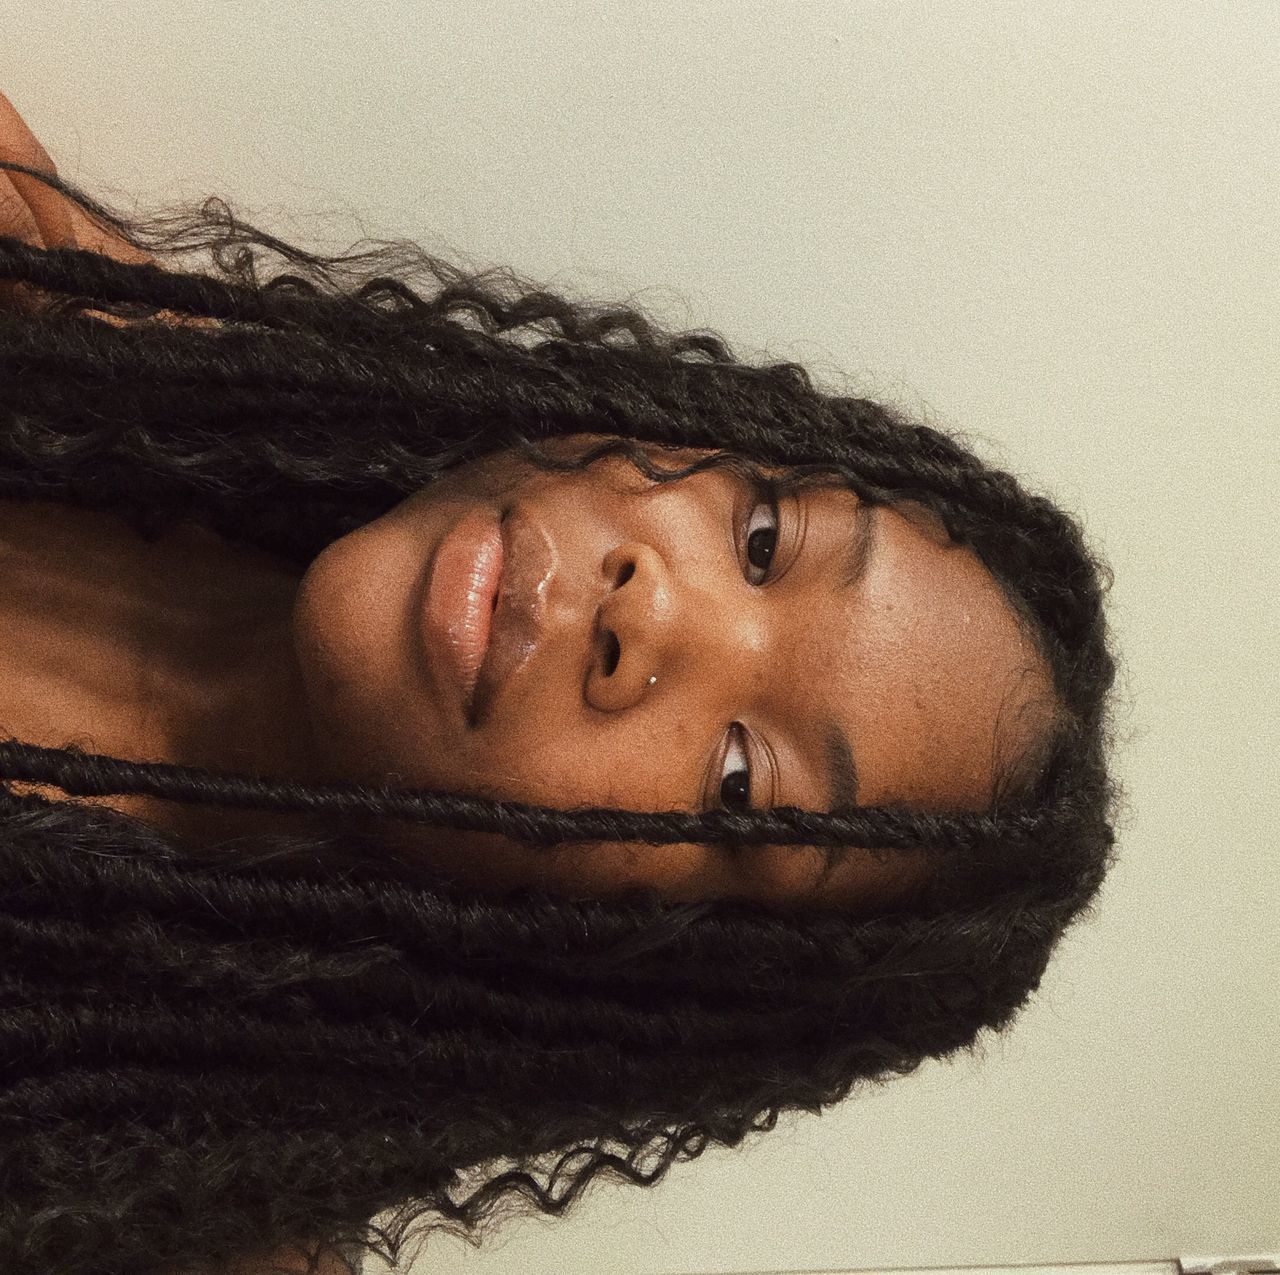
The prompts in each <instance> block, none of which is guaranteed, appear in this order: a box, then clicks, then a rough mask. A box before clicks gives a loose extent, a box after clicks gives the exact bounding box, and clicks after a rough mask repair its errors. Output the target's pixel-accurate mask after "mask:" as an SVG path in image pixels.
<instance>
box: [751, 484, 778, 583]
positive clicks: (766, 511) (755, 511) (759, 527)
mask: <svg viewBox="0 0 1280 1275" xmlns="http://www.w3.org/2000/svg"><path fill="white" fill-rule="evenodd" d="M760 495H761V496H762V497H763V499H761V500H758V501H757V502H756V503H755V504H754V505H752V507H751V516H750V517H749V518H748V519H747V530H746V540H747V573H746V574H747V579H748V580H750V581H751V583H752V584H763V583H764V582H765V581H766V580H767V579H768V578H769V569H770V567H771V566H772V565H773V555H774V551H775V550H776V549H777V547H778V499H777V489H776V487H774V485H773V484H772V483H765V484H763V485H762V486H761V488H760ZM757 571H758V572H759V573H760V575H759V578H757V577H756V575H755V572H757Z"/></svg>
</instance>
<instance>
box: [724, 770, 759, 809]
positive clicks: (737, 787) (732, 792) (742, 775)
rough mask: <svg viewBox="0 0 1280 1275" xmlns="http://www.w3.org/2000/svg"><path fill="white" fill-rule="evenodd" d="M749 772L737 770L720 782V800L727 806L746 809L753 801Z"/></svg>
mask: <svg viewBox="0 0 1280 1275" xmlns="http://www.w3.org/2000/svg"><path fill="white" fill-rule="evenodd" d="M748 778H749V776H748V775H747V772H746V771H745V770H735V771H733V773H732V774H728V775H726V776H725V777H724V779H723V780H721V782H720V800H721V801H723V802H724V804H725V805H726V806H731V807H741V808H743V809H745V808H746V807H747V805H748V804H749V803H750V801H751V790H750V787H749V786H748Z"/></svg>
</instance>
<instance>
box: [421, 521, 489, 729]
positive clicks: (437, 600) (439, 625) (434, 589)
mask: <svg viewBox="0 0 1280 1275" xmlns="http://www.w3.org/2000/svg"><path fill="white" fill-rule="evenodd" d="M502 557H503V555H502V531H501V528H500V527H499V524H498V521H497V519H496V518H495V517H494V516H493V515H492V514H485V513H480V512H478V511H477V512H474V513H467V514H464V515H463V516H462V518H460V519H459V520H458V522H457V523H456V524H455V525H454V526H453V528H452V529H451V530H450V531H449V534H448V535H447V536H445V538H444V539H443V540H442V541H441V542H440V544H439V547H438V548H437V549H436V554H435V558H434V559H433V561H432V563H431V578H430V579H429V580H428V582H427V598H426V606H425V608H424V610H423V631H424V633H425V635H426V639H427V650H428V652H429V653H430V655H431V657H432V667H433V669H435V668H440V669H442V670H443V671H444V673H445V674H446V676H447V678H448V680H449V682H450V683H451V684H452V686H453V689H454V691H455V692H456V694H457V696H458V701H459V704H460V706H461V709H462V714H463V717H464V719H465V717H466V716H467V714H468V713H469V711H470V706H471V700H472V697H473V695H474V693H475V688H476V679H477V678H478V677H479V675H480V665H481V664H482V663H483V662H484V655H485V652H486V651H487V650H488V649H489V633H490V628H491V625H492V620H493V602H494V598H495V597H496V596H497V592H498V582H499V580H500V579H501V578H502Z"/></svg>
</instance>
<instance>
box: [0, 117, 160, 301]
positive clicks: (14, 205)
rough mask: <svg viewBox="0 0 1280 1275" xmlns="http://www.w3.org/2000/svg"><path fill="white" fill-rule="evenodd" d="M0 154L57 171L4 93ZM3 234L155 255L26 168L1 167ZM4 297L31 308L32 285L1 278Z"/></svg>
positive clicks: (116, 253)
mask: <svg viewBox="0 0 1280 1275" xmlns="http://www.w3.org/2000/svg"><path fill="white" fill-rule="evenodd" d="M0 159H2V160H7V161H9V162H10V163H14V164H24V165H26V167H28V168H34V169H37V170H38V171H40V172H44V173H50V174H52V175H53V176H55V177H56V176H57V173H58V170H57V168H56V167H54V163H53V160H52V159H50V158H49V152H48V151H46V150H45V148H44V147H43V146H41V145H40V143H39V141H37V140H36V137H35V135H34V134H33V133H32V131H31V130H30V129H29V128H28V127H27V125H26V123H25V121H24V120H23V118H22V116H21V115H19V114H18V112H17V111H16V110H15V109H14V106H13V103H12V102H10V101H9V99H8V98H7V97H5V95H4V94H3V93H0ZM0 235H10V236H12V237H14V238H16V239H21V240H23V242H25V243H29V244H32V245H33V246H34V247H37V248H82V249H85V250H86V251H89V252H100V253H102V254H103V255H104V256H108V257H114V258H116V259H117V260H119V261H130V262H139V261H150V262H154V260H155V259H154V258H153V257H152V256H150V254H148V253H145V252H143V251H142V250H141V249H138V248H135V247H134V246H133V245H132V244H130V243H126V242H125V241H124V240H123V239H121V238H120V237H119V236H118V235H116V234H114V233H112V232H110V231H106V230H103V229H102V228H101V227H100V226H98V225H97V224H96V223H95V222H94V221H92V220H91V219H90V217H89V216H88V214H87V213H85V212H84V210H83V209H82V208H80V206H79V205H78V204H76V203H74V202H73V201H72V200H70V199H67V198H66V197H65V196H64V195H61V194H59V193H58V192H57V191H56V190H54V189H53V188H52V187H49V186H46V185H45V184H44V183H43V182H42V181H39V180H37V179H36V178H34V177H28V176H27V175H26V174H25V173H14V172H10V171H8V170H7V169H0ZM0 303H7V304H11V305H16V306H19V307H21V308H23V309H30V308H31V307H32V304H33V299H32V291H31V289H30V288H28V287H26V286H25V285H22V284H11V283H0Z"/></svg>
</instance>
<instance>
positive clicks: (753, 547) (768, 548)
mask: <svg viewBox="0 0 1280 1275" xmlns="http://www.w3.org/2000/svg"><path fill="white" fill-rule="evenodd" d="M760 536H765V537H767V540H768V543H767V545H766V544H765V542H763V541H761V540H759V539H758V537H760ZM777 538H778V533H777V532H776V531H774V530H773V529H772V528H771V527H760V528H759V529H758V530H756V531H753V532H752V533H751V534H750V535H749V536H748V537H747V560H748V561H749V562H750V563H751V565H752V566H753V567H760V568H761V569H762V570H763V569H764V568H765V567H767V566H768V565H769V563H770V562H771V561H772V560H773V551H774V547H775V545H776V542H777ZM756 554H761V555H763V556H764V561H763V562H757V561H756V557H755V555H756Z"/></svg>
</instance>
